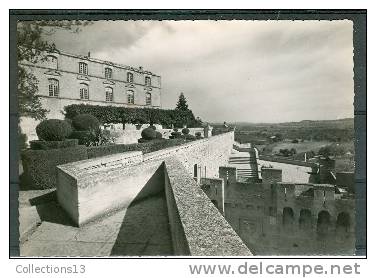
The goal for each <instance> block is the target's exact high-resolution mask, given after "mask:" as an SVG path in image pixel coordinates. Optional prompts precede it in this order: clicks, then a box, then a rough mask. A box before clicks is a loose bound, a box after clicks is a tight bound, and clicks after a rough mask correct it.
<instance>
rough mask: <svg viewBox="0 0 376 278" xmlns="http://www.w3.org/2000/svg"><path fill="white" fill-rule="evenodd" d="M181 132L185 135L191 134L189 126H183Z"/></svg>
mask: <svg viewBox="0 0 376 278" xmlns="http://www.w3.org/2000/svg"><path fill="white" fill-rule="evenodd" d="M181 133H183V134H184V135H187V134H189V129H188V128H183V129H182V131H181Z"/></svg>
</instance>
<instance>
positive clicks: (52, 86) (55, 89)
mask: <svg viewBox="0 0 376 278" xmlns="http://www.w3.org/2000/svg"><path fill="white" fill-rule="evenodd" d="M48 95H49V96H50V97H58V96H59V80H57V79H53V78H50V79H48Z"/></svg>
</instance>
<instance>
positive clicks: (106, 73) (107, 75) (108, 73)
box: [104, 68, 112, 79]
mask: <svg viewBox="0 0 376 278" xmlns="http://www.w3.org/2000/svg"><path fill="white" fill-rule="evenodd" d="M104 77H105V78H106V79H112V69H110V68H105V69H104Z"/></svg>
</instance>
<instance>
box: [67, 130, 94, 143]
mask: <svg viewBox="0 0 376 278" xmlns="http://www.w3.org/2000/svg"><path fill="white" fill-rule="evenodd" d="M70 138H71V139H77V140H78V144H79V145H85V146H91V145H92V142H94V141H95V140H96V134H95V133H94V132H90V131H79V130H73V131H72V134H71V136H70Z"/></svg>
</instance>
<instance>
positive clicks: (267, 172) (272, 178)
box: [261, 167, 282, 183]
mask: <svg viewBox="0 0 376 278" xmlns="http://www.w3.org/2000/svg"><path fill="white" fill-rule="evenodd" d="M261 178H262V182H263V183H277V182H282V169H276V168H266V167H264V168H261Z"/></svg>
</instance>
